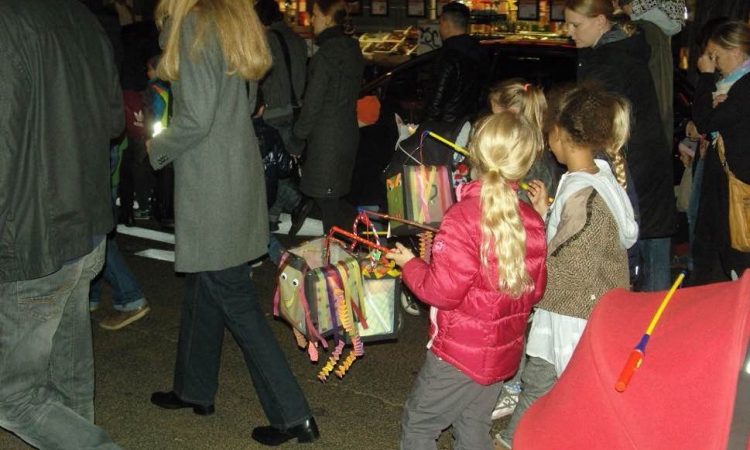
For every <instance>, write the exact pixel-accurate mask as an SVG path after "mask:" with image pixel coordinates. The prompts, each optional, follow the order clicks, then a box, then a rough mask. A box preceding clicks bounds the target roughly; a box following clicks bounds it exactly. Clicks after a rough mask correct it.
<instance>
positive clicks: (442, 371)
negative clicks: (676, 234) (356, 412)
mask: <svg viewBox="0 0 750 450" xmlns="http://www.w3.org/2000/svg"><path fill="white" fill-rule="evenodd" d="M475 130H476V131H475V133H474V136H473V138H472V142H471V145H470V148H469V151H470V155H471V156H470V158H471V162H472V170H473V175H474V179H475V180H476V181H473V182H471V183H468V184H466V185H464V186H462V187H461V189H460V190H459V192H458V196H459V202H458V203H456V204H455V205H454V206H453V207H451V208H450V209H449V210H448V212H447V213H446V215H445V217H444V219H443V222H442V224H441V227H440V231H439V232H438V234H437V236H436V237H435V241H434V244H433V247H432V258H431V262H430V264H426V263H425V262H424V261H422V260H421V259H418V258H415V257H414V254H413V253H412V252H411V251H409V250H408V249H407V248H406V247H404V246H403V245H400V244H397V247H396V248H395V249H393V250H392V251H390V252H389V253H388V254H387V255H386V256H387V257H388V258H391V259H393V260H394V261H395V262H396V264H398V265H399V266H401V267H402V268H403V279H404V282H405V283H406V285H407V286H408V287H409V289H410V290H411V291H412V292H413V293H414V294H415V295H416V296H417V297H419V299H420V300H422V301H423V302H425V303H426V304H428V305H430V306H431V308H430V340H429V342H428V344H427V348H428V349H429V351H428V352H427V358H426V361H425V364H424V366H423V367H422V370H421V371H420V373H419V375H418V377H417V380H416V382H415V384H414V387H413V390H412V392H411V394H410V395H409V399H408V400H407V402H406V405H405V407H404V415H403V419H402V425H401V427H402V436H401V449H402V450H423V449H435V448H436V440H437V438H438V437H439V436H440V433H441V431H442V430H444V429H446V428H448V427H449V426H451V425H452V426H453V437H454V439H455V446H454V448H455V449H459V448H460V449H472V450H491V449H492V441H491V439H490V435H489V431H490V427H491V413H492V409H493V407H494V406H495V401H496V400H497V398H498V395H499V393H500V388H501V387H502V384H503V383H502V382H503V380H506V379H508V378H510V377H511V376H513V374H514V373H515V372H516V370H517V369H518V362H519V360H520V357H521V351H522V343H523V334H524V331H525V329H526V321H527V318H528V315H529V312H530V310H531V308H532V306H533V305H534V304H535V303H536V302H538V301H539V299H540V298H541V296H542V293H543V292H544V286H545V283H546V269H545V255H546V239H545V234H544V222H543V221H542V219H541V218H540V217H539V215H538V214H537V213H536V212H535V211H534V210H533V208H532V207H531V206H529V205H527V204H526V203H524V202H520V201H519V200H518V196H517V193H516V187H517V186H516V182H517V181H518V180H520V179H521V178H523V177H524V175H526V173H527V172H528V170H529V168H530V167H531V165H532V163H533V162H534V159H535V157H536V155H537V154H538V151H539V149H540V148H541V146H542V136H541V132H540V130H539V129H538V127H537V126H535V125H533V124H531V123H530V122H529V121H528V120H527V119H526V118H524V117H522V116H521V115H519V114H516V113H513V112H503V113H500V114H494V115H492V116H489V117H487V118H486V119H484V120H482V121H481V122H480V123H478V124H477V125H476V127H475Z"/></svg>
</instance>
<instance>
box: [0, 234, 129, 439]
mask: <svg viewBox="0 0 750 450" xmlns="http://www.w3.org/2000/svg"><path fill="white" fill-rule="evenodd" d="M103 262H104V242H102V243H101V244H99V246H97V248H96V249H94V250H93V251H92V252H91V253H89V254H88V255H86V256H84V257H82V258H78V259H77V260H75V261H71V262H69V263H67V264H65V265H64V266H63V267H62V268H61V269H60V270H58V271H57V272H54V273H52V274H50V275H47V276H44V277H42V278H37V279H34V280H24V281H14V282H7V283H0V380H1V381H0V427H3V428H5V429H7V430H10V431H12V432H13V433H15V434H17V435H18V436H19V437H21V438H22V439H23V440H24V441H26V442H28V443H29V444H31V445H32V446H34V447H37V448H42V449H51V448H55V449H71V450H73V449H76V450H78V449H117V448H119V447H118V446H116V445H115V444H113V443H112V441H111V440H110V439H109V437H108V436H107V433H105V432H104V430H102V429H101V428H99V427H98V426H96V425H94V355H93V348H92V345H91V321H90V317H89V305H88V300H89V299H88V294H89V285H90V283H91V280H92V279H93V278H94V276H96V274H97V273H98V272H99V270H101V267H102V264H103Z"/></svg>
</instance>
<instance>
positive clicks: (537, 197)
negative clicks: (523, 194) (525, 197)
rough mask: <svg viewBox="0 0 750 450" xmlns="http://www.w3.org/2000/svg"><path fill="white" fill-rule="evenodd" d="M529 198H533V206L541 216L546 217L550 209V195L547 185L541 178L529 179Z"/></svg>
mask: <svg viewBox="0 0 750 450" xmlns="http://www.w3.org/2000/svg"><path fill="white" fill-rule="evenodd" d="M527 193H528V194H529V200H531V206H533V207H534V209H535V210H536V212H538V213H539V215H540V216H542V217H544V215H545V214H547V210H548V209H549V195H547V187H546V186H545V185H544V183H542V182H541V181H539V180H531V181H529V190H528V191H527Z"/></svg>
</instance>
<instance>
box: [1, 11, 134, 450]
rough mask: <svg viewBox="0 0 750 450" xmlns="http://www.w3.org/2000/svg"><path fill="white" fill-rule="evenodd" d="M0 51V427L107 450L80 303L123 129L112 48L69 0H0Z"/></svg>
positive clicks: (32, 440) (31, 439)
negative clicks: (113, 150)
mask: <svg viewBox="0 0 750 450" xmlns="http://www.w3.org/2000/svg"><path fill="white" fill-rule="evenodd" d="M0 54H2V55H3V57H2V59H3V63H2V64H0V93H2V94H1V95H0V96H1V97H2V100H0V136H2V139H0V361H2V362H1V363H0V380H2V381H0V427H3V428H5V429H7V430H9V431H11V432H13V433H15V434H16V435H17V436H19V437H20V438H21V439H23V440H24V441H26V442H27V443H29V444H30V445H31V446H33V447H36V448H45V449H49V448H60V449H83V448H87V449H117V448H119V447H118V446H116V445H115V444H113V443H112V441H111V440H110V438H109V437H108V436H107V433H105V432H104V430H102V429H101V428H100V427H98V426H96V425H95V424H94V358H93V348H92V343H91V321H90V316H89V299H88V294H89V285H90V283H91V280H92V279H93V278H94V276H96V274H97V273H98V272H99V271H100V270H101V268H102V264H103V262H104V248H105V244H104V240H105V235H106V234H107V233H108V232H109V231H110V230H112V227H113V225H114V218H113V215H112V206H111V190H110V171H109V169H110V165H109V164H110V161H109V152H108V151H107V148H108V146H109V140H110V138H113V137H115V136H117V135H119V134H120V132H121V131H122V129H123V127H124V121H123V114H122V93H121V92H120V87H119V82H118V78H117V69H116V67H115V59H114V56H113V54H112V47H111V45H110V43H109V40H108V38H107V36H106V34H105V33H104V30H103V29H102V27H101V26H100V25H99V24H98V23H97V20H96V18H95V17H94V15H93V14H91V12H89V11H88V10H87V9H86V6H85V5H84V4H83V3H81V2H79V1H77V0H55V1H51V0H3V1H2V2H0Z"/></svg>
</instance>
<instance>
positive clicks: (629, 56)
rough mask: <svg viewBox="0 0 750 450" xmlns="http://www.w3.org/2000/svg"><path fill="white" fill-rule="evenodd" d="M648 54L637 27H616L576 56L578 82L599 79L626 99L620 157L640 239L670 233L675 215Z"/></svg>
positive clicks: (669, 162) (668, 156) (669, 159)
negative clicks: (626, 132)
mask: <svg viewBox="0 0 750 450" xmlns="http://www.w3.org/2000/svg"><path fill="white" fill-rule="evenodd" d="M649 56H650V49H649V47H648V44H647V43H646V40H645V38H644V36H643V34H642V32H640V31H637V32H636V33H634V34H633V35H632V36H630V37H628V36H627V35H626V34H625V33H624V32H623V31H622V30H621V29H620V28H619V27H618V26H615V27H613V28H612V29H611V30H610V31H608V32H607V33H605V34H604V36H602V38H601V39H600V40H599V42H597V44H596V45H595V46H594V47H590V48H585V49H581V50H580V51H579V58H578V80H579V81H595V82H599V83H601V84H602V85H603V86H604V88H605V89H607V90H609V91H612V92H614V93H617V94H620V95H622V96H624V97H625V98H626V99H627V100H629V101H630V104H631V107H632V112H631V123H630V139H629V140H628V142H627V144H626V148H625V158H626V160H627V165H628V169H629V170H630V173H631V175H632V177H633V182H634V184H635V190H636V193H637V194H638V206H639V208H638V209H639V211H640V214H641V220H640V238H641V239H650V238H661V237H668V236H671V235H672V234H673V233H674V231H675V224H676V221H675V217H676V214H677V210H676V206H675V197H674V189H673V186H672V185H673V175H672V153H671V151H670V144H669V142H667V140H666V133H665V132H664V130H663V128H662V121H661V116H660V115H659V105H658V103H657V100H656V90H655V88H654V82H653V79H652V78H651V73H650V72H649V68H648V61H649Z"/></svg>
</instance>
